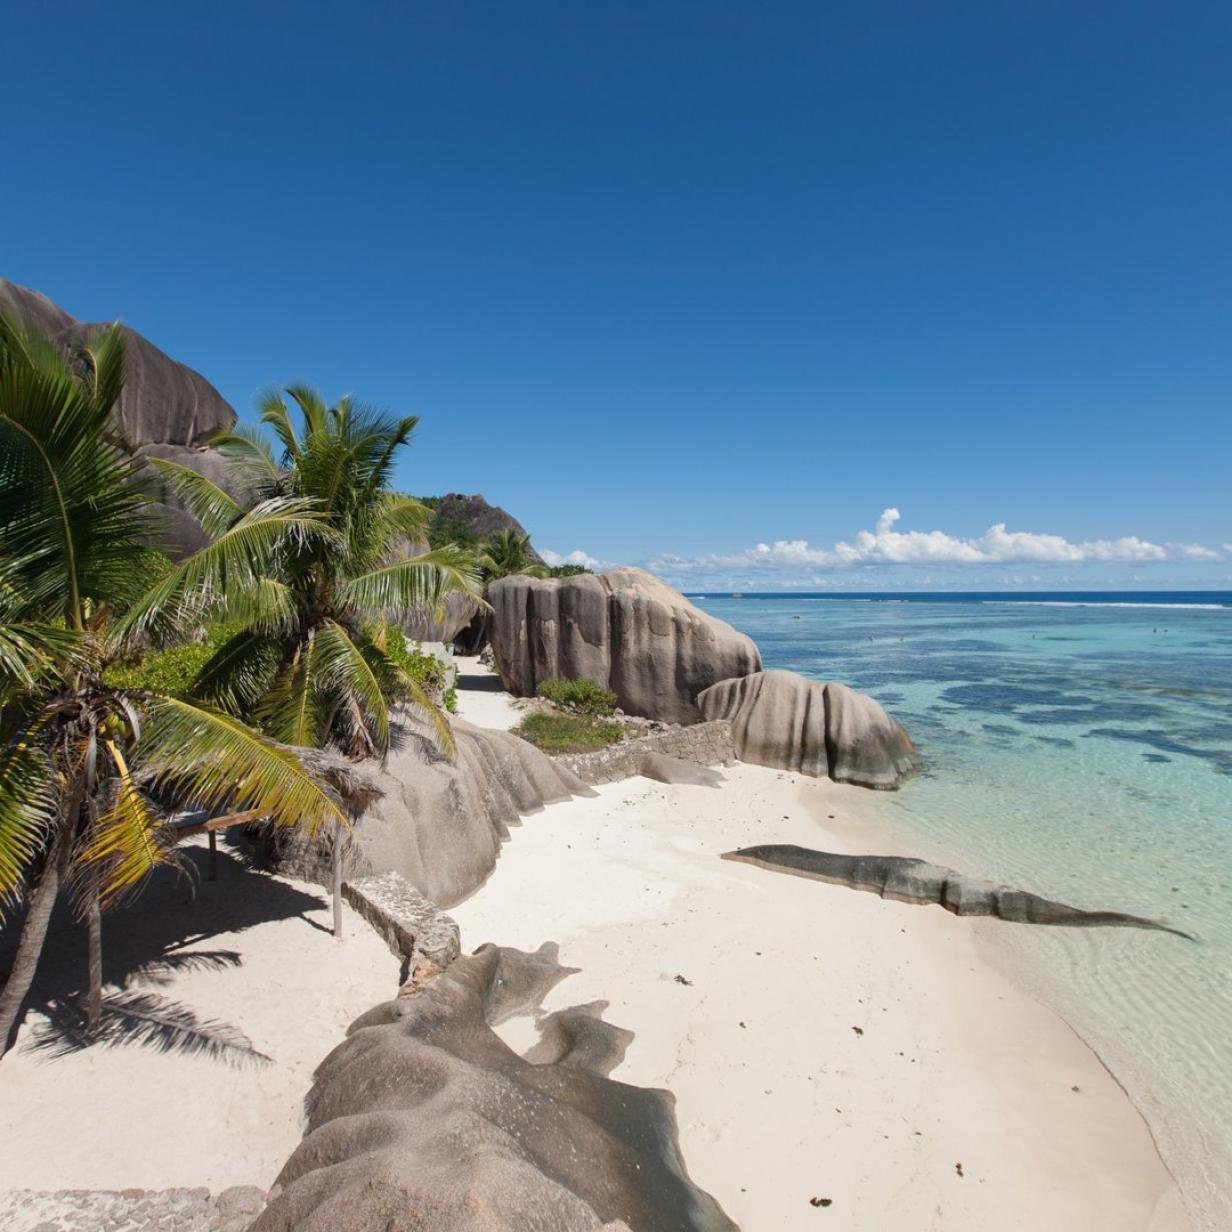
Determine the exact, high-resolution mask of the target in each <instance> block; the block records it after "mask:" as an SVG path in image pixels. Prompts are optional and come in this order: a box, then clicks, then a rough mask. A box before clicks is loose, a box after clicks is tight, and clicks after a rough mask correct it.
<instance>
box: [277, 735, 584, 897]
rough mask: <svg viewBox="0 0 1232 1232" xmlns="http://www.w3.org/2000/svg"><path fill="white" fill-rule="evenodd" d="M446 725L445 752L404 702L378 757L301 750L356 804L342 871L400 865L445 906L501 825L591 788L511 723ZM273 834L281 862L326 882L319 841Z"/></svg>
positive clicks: (488, 855)
mask: <svg viewBox="0 0 1232 1232" xmlns="http://www.w3.org/2000/svg"><path fill="white" fill-rule="evenodd" d="M450 726H451V727H452V728H453V735H454V741H455V744H456V746H457V747H456V749H455V751H454V755H453V757H452V758H450V757H446V756H445V755H444V754H443V753H442V752H440V750H439V749H438V748H437V746H436V744H435V742H434V740H433V739H432V733H431V729H430V728H429V726H428V724H427V722H426V721H425V720H424V719H423V718H422V717H421V716H419V715H418V714H416V713H413V712H409V711H404V712H403V713H402V714H401V716H400V718H399V720H398V722H397V723H396V726H395V732H394V740H393V747H392V748H391V750H390V752H389V754H388V756H387V757H386V758H385V761H384V764H381V763H379V762H364V763H360V764H353V763H350V762H346V761H344V759H342V758H341V757H337V756H335V755H333V754H330V753H320V752H314V753H312V754H310V755H306V756H309V757H310V758H311V761H310V764H311V765H312V767H313V769H315V770H317V771H318V772H320V773H322V774H323V775H324V777H325V778H326V780H327V781H329V782H331V783H332V784H333V785H334V786H335V788H336V789H337V790H339V791H340V793H341V794H342V795H343V796H344V797H345V798H346V799H347V802H348V804H349V805H350V807H351V811H352V812H353V813H356V814H358V820H357V821H356V823H355V826H354V828H353V830H352V832H351V840H350V844H351V846H350V851H349V853H348V856H347V861H346V864H347V875H348V876H350V877H356V876H367V875H371V874H376V873H391V872H392V873H400V874H401V875H402V876H403V877H405V878H406V879H407V881H409V882H410V883H411V884H412V885H413V886H414V887H415V888H416V889H417V890H418V891H419V892H420V893H421V894H423V895H424V897H426V898H429V899H431V900H432V902H434V903H435V904H436V905H437V906H439V907H451V906H453V904H454V903H457V902H460V901H461V900H462V899H464V898H466V897H467V896H468V895H470V894H472V893H474V891H475V890H477V889H478V888H479V887H480V886H481V885H483V883H484V882H485V881H486V880H487V879H488V875H489V874H490V873H491V872H492V870H493V869H494V868H495V867H496V861H497V858H498V857H499V855H500V849H501V844H502V843H503V842H504V840H505V839H507V838H508V837H509V827H510V826H516V825H517V824H518V823H519V820H520V818H521V817H522V816H523V815H524V814H526V813H533V812H537V811H538V810H539V809H541V808H543V807H544V805H546V804H551V803H554V802H555V801H558V800H567V799H568V798H569V797H570V796H572V795H593V792H592V791H591V789H590V788H589V787H587V786H586V785H585V784H584V783H583V782H582V781H581V780H580V779H578V778H577V777H576V776H575V775H574V774H572V773H571V772H570V771H569V770H567V769H566V768H565V767H564V766H560V765H557V764H556V763H555V762H554V761H553V760H552V759H551V758H550V757H548V756H547V755H546V754H544V753H541V752H540V751H539V750H538V749H537V748H535V747H534V745H531V744H528V743H527V742H526V741H525V740H522V739H519V738H518V737H517V736H514V735H512V734H511V733H509V732H504V731H491V730H489V729H487V728H483V727H475V726H473V725H471V724H470V723H467V722H465V721H464V720H463V719H458V718H455V719H452V720H451V723H450ZM272 837H273V839H274V841H275V842H276V843H277V845H278V858H279V862H280V864H281V866H282V867H283V868H284V869H285V870H286V871H288V872H291V873H295V874H298V875H300V876H303V877H308V878H310V879H313V880H317V881H320V882H322V883H323V884H328V882H329V878H330V856H329V850H328V847H327V846H326V845H323V844H318V843H317V842H314V841H313V840H311V839H308V838H306V837H304V836H303V834H302V833H300V832H298V831H296V830H294V829H291V830H285V831H276V832H275V833H274V835H273V836H272Z"/></svg>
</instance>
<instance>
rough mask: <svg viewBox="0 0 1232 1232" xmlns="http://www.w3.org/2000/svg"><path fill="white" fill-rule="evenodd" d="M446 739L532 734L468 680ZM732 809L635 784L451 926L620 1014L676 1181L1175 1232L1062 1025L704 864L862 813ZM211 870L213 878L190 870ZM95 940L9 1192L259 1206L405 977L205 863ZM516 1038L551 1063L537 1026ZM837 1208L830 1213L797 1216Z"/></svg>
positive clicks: (1011, 988) (553, 811)
mask: <svg viewBox="0 0 1232 1232" xmlns="http://www.w3.org/2000/svg"><path fill="white" fill-rule="evenodd" d="M462 670H463V672H464V674H465V676H466V679H464V682H463V683H464V685H466V686H469V687H466V688H464V690H463V692H462V694H461V698H462V705H461V709H462V713H463V714H464V715H465V716H466V717H467V718H469V719H471V720H472V721H474V722H479V723H483V724H485V725H490V726H497V727H509V726H511V725H512V724H513V723H515V722H516V721H517V720H518V718H519V717H520V712H519V709H518V707H517V706H516V704H514V703H513V702H512V701H511V699H509V698H507V697H506V696H505V695H503V694H501V693H500V692H499V691H498V690H496V689H494V687H493V685H494V681H493V680H492V678H491V677H488V676H487V674H486V672H485V671H484V669H481V668H478V666H477V665H476V664H475V663H474V662H473V661H468V660H463V661H462ZM725 774H726V776H727V782H726V783H725V784H724V785H723V786H722V787H721V788H719V789H710V788H703V787H683V786H672V787H668V786H664V785H662V784H658V783H652V782H650V781H649V780H644V779H632V780H627V781H625V782H623V783H617V784H612V785H610V786H607V787H603V788H600V789H599V791H598V795H597V796H596V797H595V798H592V799H577V800H573V801H569V802H567V803H565V804H561V805H555V806H552V807H551V808H549V809H547V810H545V811H544V812H542V813H540V814H537V815H535V816H532V817H528V818H527V819H526V820H525V823H524V824H523V826H522V827H521V828H520V829H518V830H516V831H515V832H514V834H513V837H512V839H511V841H510V842H509V843H508V844H507V845H506V847H505V849H504V851H503V853H502V857H501V861H500V863H499V865H498V866H497V869H496V872H495V873H494V875H493V876H492V877H491V878H490V880H489V881H488V883H487V884H486V885H485V886H484V887H483V889H481V890H480V891H479V892H478V893H477V894H476V895H474V896H473V897H472V898H471V899H470V900H468V901H467V902H465V903H463V904H462V905H461V906H459V907H457V908H455V909H454V910H453V912H452V914H453V915H454V916H455V918H457V920H458V922H459V923H460V925H461V926H462V935H463V945H464V948H465V949H467V950H470V949H473V948H475V947H476V946H478V945H479V944H481V943H482V942H484V941H488V940H491V941H496V942H499V943H501V944H506V945H516V946H522V947H527V948H531V947H535V946H538V945H539V944H540V943H541V942H543V941H545V940H552V941H556V942H558V943H559V944H560V948H561V959H562V961H563V962H564V963H566V964H568V965H570V966H573V967H577V968H579V971H578V973H577V974H575V975H573V976H571V977H570V978H568V979H567V980H565V981H564V982H563V983H561V984H560V985H559V986H558V987H557V988H556V989H554V990H553V992H552V993H551V994H550V995H549V998H548V1001H547V1009H549V1010H550V1009H554V1008H559V1007H561V1006H564V1005H570V1004H577V1003H581V1002H587V1001H592V1000H606V1001H608V1002H610V1009H609V1011H608V1013H607V1017H608V1018H609V1020H610V1021H612V1022H614V1023H616V1024H618V1025H619V1026H622V1027H626V1028H629V1029H631V1030H632V1031H634V1032H635V1039H634V1041H633V1043H632V1045H631V1047H630V1049H629V1052H628V1055H627V1057H626V1060H625V1061H624V1063H623V1064H622V1065H621V1066H620V1068H619V1069H618V1070H617V1071H616V1073H615V1075H614V1076H616V1077H618V1078H624V1079H627V1080H628V1081H630V1082H636V1083H639V1084H646V1085H653V1086H662V1087H667V1088H669V1089H670V1090H671V1091H673V1092H674V1093H675V1095H676V1097H677V1111H678V1116H679V1122H680V1132H681V1141H682V1147H683V1151H684V1156H685V1159H686V1161H687V1164H688V1167H689V1170H690V1172H691V1174H692V1176H693V1177H694V1179H695V1180H696V1181H697V1182H698V1183H699V1184H700V1185H702V1186H703V1187H705V1188H706V1189H708V1190H710V1191H711V1192H712V1193H713V1194H714V1195H715V1196H716V1197H717V1198H718V1199H719V1201H720V1202H721V1203H722V1205H723V1206H724V1207H725V1208H726V1210H727V1211H728V1212H729V1214H731V1215H732V1217H733V1218H735V1219H736V1220H737V1221H738V1222H739V1223H740V1224H741V1226H742V1227H743V1228H745V1229H746V1230H747V1232H758V1230H763V1229H764V1230H767V1232H769V1230H772V1229H773V1230H783V1229H789V1230H790V1229H796V1228H800V1229H812V1228H820V1227H826V1228H842V1229H868V1230H873V1229H876V1230H878V1232H896V1230H902V1232H908V1230H909V1232H921V1230H924V1229H936V1230H938V1232H942V1230H944V1232H963V1230H965V1229H971V1230H975V1229H980V1230H981V1232H987V1230H988V1229H997V1230H1000V1229H1020V1228H1021V1229H1028V1228H1029V1229H1033V1230H1036V1229H1040V1228H1047V1229H1049V1232H1070V1230H1073V1232H1100V1230H1104V1229H1106V1230H1108V1232H1134V1230H1136V1229H1143V1230H1148V1229H1149V1230H1151V1232H1165V1230H1167V1232H1170V1230H1171V1229H1179V1228H1184V1227H1186V1226H1187V1224H1186V1223H1185V1221H1184V1219H1183V1217H1182V1216H1181V1214H1180V1207H1179V1202H1178V1198H1177V1194H1176V1191H1175V1188H1174V1186H1173V1184H1172V1182H1171V1179H1170V1177H1169V1176H1168V1174H1167V1172H1166V1171H1165V1169H1164V1167H1163V1165H1162V1164H1161V1162H1160V1160H1159V1158H1158V1156H1157V1154H1156V1152H1155V1150H1154V1146H1153V1144H1152V1141H1151V1138H1150V1135H1149V1133H1148V1131H1147V1128H1146V1125H1145V1123H1144V1122H1143V1120H1142V1119H1141V1117H1140V1116H1139V1115H1138V1114H1137V1112H1136V1110H1135V1109H1134V1108H1133V1106H1132V1105H1131V1104H1130V1102H1129V1100H1128V1099H1127V1098H1126V1096H1125V1095H1124V1093H1123V1092H1122V1091H1121V1089H1120V1087H1119V1086H1118V1085H1117V1084H1116V1082H1115V1080H1114V1079H1113V1078H1112V1077H1111V1076H1110V1075H1109V1074H1108V1073H1107V1071H1106V1070H1105V1069H1104V1068H1103V1066H1102V1065H1101V1064H1100V1062H1099V1060H1098V1058H1097V1057H1096V1056H1095V1055H1094V1054H1093V1053H1092V1052H1091V1051H1090V1050H1089V1049H1088V1048H1087V1047H1086V1046H1085V1045H1084V1044H1083V1043H1082V1042H1081V1041H1080V1040H1079V1039H1078V1038H1077V1037H1076V1036H1075V1035H1074V1033H1073V1032H1072V1031H1071V1030H1070V1029H1069V1028H1068V1027H1067V1026H1066V1024H1065V1023H1064V1022H1063V1021H1062V1020H1061V1019H1060V1018H1058V1017H1057V1016H1056V1015H1055V1014H1053V1013H1052V1012H1051V1011H1050V1010H1048V1009H1047V1008H1045V1007H1044V1006H1042V1005H1040V1004H1038V1003H1037V1002H1036V1001H1034V1000H1032V999H1031V997H1030V996H1028V995H1027V994H1026V993H1025V992H1024V991H1022V990H1021V989H1020V988H1018V987H1017V986H1016V985H1015V984H1013V983H1012V982H1011V981H1010V979H1009V978H1008V977H1007V976H1005V975H1003V974H999V973H998V972H997V971H996V970H994V969H993V967H991V966H990V965H989V964H988V963H987V962H986V961H985V960H983V959H982V958H981V957H980V955H979V953H978V952H977V948H976V943H977V940H978V939H979V937H980V936H981V932H982V930H987V929H996V928H1009V927H1015V926H1013V925H1007V924H1001V923H998V922H994V921H987V922H980V923H973V922H971V921H967V920H958V919H955V918H954V917H951V916H949V915H947V914H946V913H945V912H943V911H941V910H940V909H937V908H931V907H915V906H907V905H904V904H898V903H890V902H882V901H881V900H880V899H878V898H876V897H874V896H873V895H870V894H863V893H859V892H855V891H851V890H846V889H842V888H839V887H833V886H828V885H824V884H821V883H818V882H812V881H807V880H802V879H799V878H794V877H788V876H783V875H778V874H774V873H770V872H767V871H764V870H760V869H756V868H752V867H750V866H747V865H742V864H734V863H730V862H726V861H722V860H720V859H719V858H718V857H719V854H720V853H721V852H723V851H726V850H729V849H731V848H733V847H737V846H742V845H748V844H750V843H756V842H769V841H782V842H795V843H800V844H803V845H808V846H814V847H821V848H830V849H833V850H840V851H854V850H862V849H869V850H875V849H877V847H878V844H877V841H876V836H877V834H878V815H879V809H880V808H882V807H883V806H884V801H883V799H882V798H881V797H879V796H878V795H876V794H875V793H870V792H864V791H860V790H859V789H855V788H845V787H839V786H836V785H834V784H831V783H829V782H824V781H823V782H819V781H816V780H811V779H803V778H800V777H798V776H795V775H790V774H783V773H778V772H775V771H770V770H765V769H761V768H758V767H752V766H735V767H732V768H731V769H729V770H727V771H725ZM192 856H193V859H194V861H195V862H196V863H197V865H198V868H199V869H203V868H204V853H203V852H202V851H200V850H197V851H195V852H194V853H192ZM220 866H221V867H220V876H219V880H218V881H217V882H207V881H205V880H203V879H198V880H197V882H196V884H195V885H192V884H188V883H185V882H183V881H177V880H176V879H175V878H174V877H171V876H164V877H160V878H159V879H158V880H157V882H156V884H155V885H153V886H152V887H151V889H150V890H149V891H148V892H147V894H146V895H145V896H144V897H143V898H142V899H141V900H140V901H139V903H138V905H137V907H136V908H135V909H133V910H131V911H126V912H121V913H116V914H113V915H110V916H109V917H108V918H107V922H106V927H105V939H106V943H107V948H106V952H107V959H108V967H107V978H108V981H109V989H108V991H109V994H110V995H111V996H112V997H117V998H122V997H123V996H125V995H127V996H133V995H136V996H140V997H145V998H148V1000H147V1001H144V1002H137V1003H135V1002H131V1001H130V1002H128V1003H127V1005H123V1004H121V1003H120V1002H119V1001H116V1002H113V1005H114V1007H115V1016H114V1020H113V1026H114V1031H115V1034H114V1037H113V1039H112V1041H111V1042H110V1043H107V1044H100V1045H96V1046H94V1047H90V1048H85V1049H82V1048H76V1047H74V1042H73V1038H72V1034H71V1031H69V1030H68V1029H67V1028H66V1026H65V1009H64V1007H65V1004H66V1002H67V1001H68V1000H69V999H71V997H72V996H73V995H74V994H76V993H77V992H78V991H79V989H80V982H81V976H82V973H83V965H84V958H83V942H82V937H81V932H80V930H79V929H78V928H77V927H76V926H74V925H72V924H71V922H69V921H64V922H62V923H61V924H60V925H59V926H58V927H57V930H56V932H55V934H54V936H53V938H52V941H51V945H50V947H49V950H48V954H47V965H46V967H45V969H44V971H43V973H42V975H41V977H40V981H39V984H38V986H37V987H38V991H39V996H38V997H37V998H36V1004H35V1007H34V1009H33V1010H32V1011H31V1012H30V1013H29V1014H28V1016H27V1019H26V1023H25V1026H24V1027H23V1030H22V1033H21V1036H20V1039H19V1043H18V1047H17V1049H16V1050H15V1051H14V1052H13V1053H12V1054H10V1056H9V1057H8V1058H6V1059H5V1061H4V1062H3V1064H0V1188H14V1187H24V1188H35V1189H39V1188H45V1189H59V1188H70V1187H80V1188H93V1187H101V1188H119V1187H124V1186H141V1187H146V1188H162V1187H166V1186H171V1185H206V1186H209V1187H211V1188H213V1189H219V1188H222V1187H225V1186H229V1185H234V1184H257V1185H261V1186H266V1185H268V1184H270V1183H271V1182H272V1180H273V1178H274V1176H275V1174H276V1173H277V1171H278V1169H279V1168H280V1166H281V1164H282V1163H283V1161H284V1160H285V1158H286V1156H287V1155H288V1154H289V1153H290V1151H291V1150H292V1149H293V1148H294V1146H295V1145H296V1144H297V1142H298V1141H299V1137H300V1133H301V1130H302V1101H303V1096H304V1094H305V1093H306V1091H307V1089H308V1087H309V1084H310V1081H311V1075H312V1071H313V1069H314V1068H315V1066H316V1065H317V1064H318V1063H319V1062H320V1060H321V1059H322V1058H323V1057H324V1056H325V1054H326V1053H327V1052H328V1051H329V1050H330V1049H331V1048H333V1047H334V1045H335V1044H337V1043H338V1042H339V1040H340V1039H341V1038H342V1035H343V1032H344V1030H345V1028H346V1026H347V1024H348V1023H349V1022H350V1021H351V1020H352V1019H353V1018H354V1017H355V1016H356V1015H358V1014H359V1013H361V1012H362V1011H363V1010H365V1009H367V1008H368V1007H369V1006H371V1005H373V1004H375V1003H377V1002H379V1001H381V1000H384V999H386V998H388V997H389V996H390V995H392V993H393V992H394V990H395V988H396V980H397V974H398V964H397V962H396V960H395V959H394V958H393V956H392V955H391V954H390V953H389V951H388V950H387V949H386V948H385V946H384V944H383V943H382V942H381V941H379V940H378V939H377V938H376V936H375V935H374V934H373V933H372V932H371V931H370V930H368V929H367V927H366V926H365V925H363V923H362V922H361V921H360V920H359V919H358V918H357V917H356V916H354V915H353V913H351V911H350V910H349V908H348V909H347V913H346V915H347V921H346V937H345V940H344V941H343V942H342V943H338V942H336V941H335V940H334V938H333V937H332V936H331V935H330V933H329V931H328V929H329V910H328V901H327V897H326V895H325V893H324V892H323V891H322V890H321V889H320V888H319V887H316V886H312V885H308V884H304V883H299V882H295V881H291V880H288V879H283V878H276V877H270V876H267V875H263V874H258V873H255V872H252V871H250V870H248V869H246V868H245V867H244V866H243V865H242V863H241V862H240V861H239V860H238V859H237V858H236V857H235V856H233V855H229V854H223V855H221V856H220ZM501 1029H502V1031H503V1032H504V1033H505V1034H506V1037H507V1038H508V1039H509V1040H510V1042H511V1043H514V1044H516V1045H519V1046H522V1045H529V1044H530V1043H532V1042H533V1041H534V1039H535V1038H536V1033H535V1029H534V1023H533V1021H532V1020H531V1019H529V1018H521V1019H514V1020H512V1021H511V1022H509V1023H507V1024H505V1025H504V1026H503V1027H502V1028H501ZM813 1199H818V1200H821V1199H828V1200H829V1204H828V1205H822V1204H821V1203H820V1201H819V1203H818V1205H813V1204H812V1200H813Z"/></svg>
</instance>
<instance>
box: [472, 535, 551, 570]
mask: <svg viewBox="0 0 1232 1232" xmlns="http://www.w3.org/2000/svg"><path fill="white" fill-rule="evenodd" d="M479 567H480V568H481V569H482V570H483V577H484V581H485V582H495V581H496V580H497V579H498V578H504V577H514V576H515V575H517V574H525V575H526V576H528V577H538V578H543V577H547V576H548V573H549V570H548V567H547V565H545V564H544V563H543V562H542V561H541V560H540V559H539V558H538V557H537V556H535V555H534V553H533V552H532V551H531V546H530V536H529V535H526V534H522V533H519V532H518V531H516V530H512V529H508V530H498V531H497V532H496V533H495V534H494V535H490V536H489V537H488V539H487V541H486V542H485V543H484V545H483V548H482V550H481V552H480V554H479Z"/></svg>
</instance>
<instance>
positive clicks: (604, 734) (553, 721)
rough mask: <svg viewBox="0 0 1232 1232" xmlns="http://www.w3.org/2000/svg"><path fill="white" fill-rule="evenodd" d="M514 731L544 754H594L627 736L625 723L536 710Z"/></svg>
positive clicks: (590, 716) (581, 715) (583, 715)
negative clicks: (597, 750) (595, 751)
mask: <svg viewBox="0 0 1232 1232" xmlns="http://www.w3.org/2000/svg"><path fill="white" fill-rule="evenodd" d="M513 731H514V734H515V735H518V736H521V737H522V739H523V740H527V741H529V742H530V743H531V744H533V745H535V746H536V747H538V748H541V749H542V750H543V751H544V752H545V753H591V752H594V750H596V749H602V748H606V747H607V746H608V745H609V744H619V743H620V741H622V740H623V739H624V738H625V734H626V732H625V726H624V724H623V723H618V722H616V721H614V720H612V719H601V718H596V717H595V716H594V715H589V714H570V713H568V712H566V711H562V710H534V711H532V712H531V713H530V714H528V715H527V716H526V718H524V719H523V720H522V721H521V722H520V723H519V724H518V725H517V727H515V728H514V729H513Z"/></svg>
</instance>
